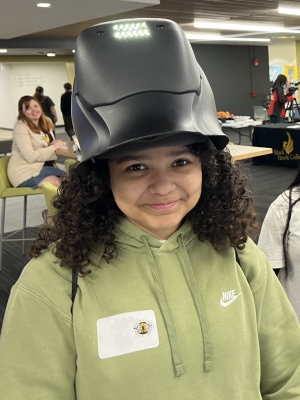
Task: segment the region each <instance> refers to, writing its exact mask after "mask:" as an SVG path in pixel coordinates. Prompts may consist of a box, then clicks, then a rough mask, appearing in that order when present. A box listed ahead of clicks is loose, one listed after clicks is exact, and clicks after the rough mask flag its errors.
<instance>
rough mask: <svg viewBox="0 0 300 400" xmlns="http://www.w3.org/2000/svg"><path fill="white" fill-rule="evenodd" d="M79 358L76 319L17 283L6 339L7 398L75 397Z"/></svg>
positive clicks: (1, 375) (2, 350) (1, 380)
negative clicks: (67, 315)
mask: <svg viewBox="0 0 300 400" xmlns="http://www.w3.org/2000/svg"><path fill="white" fill-rule="evenodd" d="M75 359H76V351H75V344H74V336H73V327H72V321H70V320H68V319H67V318H66V316H65V315H64V314H62V313H61V312H60V310H58V309H56V308H55V307H54V306H53V304H50V302H49V301H46V300H45V299H43V298H41V297H40V296H39V295H37V294H36V293H33V292H31V291H30V290H28V288H26V287H24V286H23V285H21V284H16V285H15V286H14V287H13V289H12V293H11V295H10V298H9V302H8V306H7V310H6V314H5V318H4V324H3V333H2V336H1V341H0V393H1V399H3V400H4V399H5V400H23V399H28V400H29V399H47V400H75V399H76V395H75V389H74V381H75Z"/></svg>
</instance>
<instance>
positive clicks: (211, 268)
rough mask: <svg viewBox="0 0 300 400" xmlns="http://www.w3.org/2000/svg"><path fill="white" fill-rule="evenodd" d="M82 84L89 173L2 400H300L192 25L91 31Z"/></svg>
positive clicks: (291, 351)
mask: <svg viewBox="0 0 300 400" xmlns="http://www.w3.org/2000/svg"><path fill="white" fill-rule="evenodd" d="M135 28H136V29H135ZM134 33H135V35H134ZM138 35H140V37H138ZM74 87H75V89H74V92H73V94H72V96H73V97H72V110H73V121H74V127H75V130H76V135H77V136H78V141H79V144H80V148H81V162H80V163H79V164H76V165H73V166H71V168H70V172H69V175H68V176H67V177H66V178H65V179H64V180H63V181H62V184H61V186H60V187H59V189H58V195H57V196H56V197H55V199H54V201H53V206H54V207H55V209H56V214H55V215H54V216H53V220H52V222H53V224H52V225H51V226H44V227H43V228H42V230H41V232H40V234H39V237H38V239H37V240H36V241H35V243H34V244H33V246H32V248H31V256H32V257H33V260H32V261H31V262H30V263H29V264H28V265H27V266H26V268H25V269H24V271H23V273H22V276H21V277H20V279H19V280H18V282H17V283H16V284H15V286H14V287H13V289H12V293H11V296H10V299H9V302H8V307H7V311H6V315H5V320H4V324H3V332H2V338H1V342H0V393H1V395H2V397H3V398H4V399H5V400H19V399H20V400H21V399H47V400H120V399H121V400H131V399H143V400H152V399H155V400H183V399H184V400H198V399H204V400H221V399H222V400H242V399H243V400H271V399H272V400H291V399H293V400H296V399H299V398H300V384H299V382H300V329H299V324H298V321H297V318H296V315H295V313H294V311H293V309H292V307H291V306H290V304H289V302H288V300H287V298H286V296H285V293H284V292H283V289H282V287H281V285H280V283H279V282H278V280H277V278H276V276H275V275H274V273H273V271H272V270H271V268H270V265H269V263H268V260H267V259H266V257H265V256H264V254H263V253H262V252H260V250H258V248H257V247H256V245H255V244H254V243H253V241H252V240H251V239H250V237H249V235H252V234H253V233H255V231H256V229H257V219H256V214H255V212H254V210H253V198H252V195H251V193H250V192H249V190H248V188H247V185H246V178H245V176H244V174H243V173H242V172H241V169H240V166H239V164H238V163H235V164H233V163H232V160H231V156H230V153H229V151H228V149H226V144H227V143H228V138H227V136H225V135H224V133H223V132H222V131H221V129H220V127H219V123H218V119H217V114H216V107H215V102H214V98H213V95H212V91H211V88H210V86H209V83H208V81H207V78H206V76H205V74H204V73H203V71H202V69H201V68H200V66H199V65H198V63H197V61H196V59H195V57H194V54H193V52H192V49H191V47H190V44H189V43H188V41H187V39H186V37H185V35H184V33H183V32H182V30H181V29H180V28H179V27H178V25H176V24H175V23H174V22H172V21H168V20H156V19H147V20H146V21H141V20H129V21H126V20H125V21H122V23H120V22H119V21H118V22H116V21H114V22H108V23H103V24H100V26H99V25H96V26H93V27H91V28H88V29H86V30H85V31H83V33H82V34H81V35H80V36H79V38H78V40H77V45H76V52H75V85H74Z"/></svg>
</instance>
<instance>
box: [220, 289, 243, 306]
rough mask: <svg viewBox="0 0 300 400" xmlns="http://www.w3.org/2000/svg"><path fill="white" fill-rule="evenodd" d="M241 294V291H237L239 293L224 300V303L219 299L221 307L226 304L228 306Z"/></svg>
mask: <svg viewBox="0 0 300 400" xmlns="http://www.w3.org/2000/svg"><path fill="white" fill-rule="evenodd" d="M241 294H242V292H241V293H239V294H237V295H236V296H235V297H233V298H232V299H231V300H229V301H226V303H225V302H224V301H223V300H222V299H221V300H220V304H221V306H222V307H228V306H229V305H230V304H231V303H233V302H234V300H236V299H237V298H238V297H239V296H240V295H241Z"/></svg>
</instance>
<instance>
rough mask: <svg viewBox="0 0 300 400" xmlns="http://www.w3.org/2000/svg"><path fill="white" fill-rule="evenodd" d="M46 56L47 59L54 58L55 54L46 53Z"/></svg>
mask: <svg viewBox="0 0 300 400" xmlns="http://www.w3.org/2000/svg"><path fill="white" fill-rule="evenodd" d="M47 56H48V57H55V56H56V54H55V53H47Z"/></svg>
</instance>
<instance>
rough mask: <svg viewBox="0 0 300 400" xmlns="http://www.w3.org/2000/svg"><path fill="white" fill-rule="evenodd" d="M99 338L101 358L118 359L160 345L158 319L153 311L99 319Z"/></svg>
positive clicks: (134, 312)
mask: <svg viewBox="0 0 300 400" xmlns="http://www.w3.org/2000/svg"><path fill="white" fill-rule="evenodd" d="M97 336H98V354H99V357H100V358H110V357H116V356H120V355H122V354H128V353H133V352H135V351H141V350H146V349H152V348H154V347H158V345H159V339H158V331H157V325H156V319H155V314H154V311H152V310H142V311H133V312H128V313H123V314H117V315H112V316H111V317H106V318H101V319H98V321H97Z"/></svg>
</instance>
